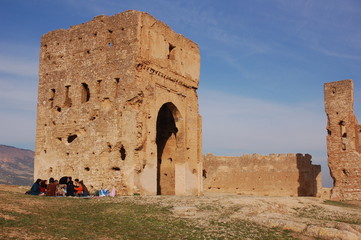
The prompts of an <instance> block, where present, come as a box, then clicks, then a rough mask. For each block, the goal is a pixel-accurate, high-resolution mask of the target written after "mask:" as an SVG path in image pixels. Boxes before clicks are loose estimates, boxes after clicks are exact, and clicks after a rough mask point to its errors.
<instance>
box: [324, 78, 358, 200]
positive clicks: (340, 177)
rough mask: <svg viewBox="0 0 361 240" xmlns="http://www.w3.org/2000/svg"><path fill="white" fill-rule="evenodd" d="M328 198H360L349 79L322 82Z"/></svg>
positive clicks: (356, 146) (351, 90) (356, 143)
mask: <svg viewBox="0 0 361 240" xmlns="http://www.w3.org/2000/svg"><path fill="white" fill-rule="evenodd" d="M324 93H325V110H326V114H327V153H328V166H329V168H330V171H331V176H332V178H333V180H334V187H333V189H332V191H331V199H334V200H361V155H360V153H361V145H360V133H361V126H360V125H359V124H358V122H357V118H356V117H355V114H354V110H353V105H354V96H353V94H354V89H353V82H352V80H343V81H338V82H331V83H326V84H325V85H324Z"/></svg>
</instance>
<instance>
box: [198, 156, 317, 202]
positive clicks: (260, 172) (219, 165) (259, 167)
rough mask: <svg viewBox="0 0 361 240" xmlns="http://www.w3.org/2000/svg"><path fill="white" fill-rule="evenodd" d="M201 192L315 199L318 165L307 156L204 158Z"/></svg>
mask: <svg viewBox="0 0 361 240" xmlns="http://www.w3.org/2000/svg"><path fill="white" fill-rule="evenodd" d="M203 164H204V170H203V183H204V192H222V193H237V194H245V195H257V196H317V192H318V191H319V190H320V189H321V187H322V176H321V166H320V165H312V162H311V155H308V154H306V155H302V154H296V155H295V154H287V155H286V154H279V155H276V154H270V155H268V156H266V155H258V154H253V155H243V156H240V157H225V156H214V155H212V154H207V155H205V156H204V163H203Z"/></svg>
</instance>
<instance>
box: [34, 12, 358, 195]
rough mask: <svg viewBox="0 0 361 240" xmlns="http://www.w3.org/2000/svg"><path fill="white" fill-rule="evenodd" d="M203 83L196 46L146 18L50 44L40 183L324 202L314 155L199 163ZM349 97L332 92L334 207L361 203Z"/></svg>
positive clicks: (44, 61) (79, 31)
mask: <svg viewBox="0 0 361 240" xmlns="http://www.w3.org/2000/svg"><path fill="white" fill-rule="evenodd" d="M199 74H200V53H199V48H198V46H197V45H196V44H195V43H193V42H192V41H190V40H189V39H187V38H185V37H184V36H182V35H180V34H177V33H175V32H174V31H172V30H171V29H170V28H169V27H168V26H167V25H165V24H164V23H162V22H160V21H158V20H156V19H155V18H153V17H152V16H150V15H149V14H147V13H143V12H138V11H133V10H132V11H127V12H123V13H119V14H116V15H114V16H98V17H95V18H94V19H93V20H92V21H89V22H87V23H84V24H80V25H76V26H72V27H70V29H68V30H64V29H60V30H56V31H52V32H49V33H47V34H45V35H44V36H43V37H42V40H41V52H40V69H39V94H38V115H37V132H36V149H35V169H34V178H42V179H47V178H50V177H55V178H58V179H59V178H60V177H62V176H73V177H74V178H79V179H83V180H84V181H85V182H86V184H87V185H88V186H89V187H90V189H99V188H113V187H114V188H115V189H116V190H117V193H118V194H122V195H131V194H135V193H137V194H142V195H156V194H165V195H199V194H202V193H203V192H208V193H212V192H215V193H217V192H222V193H233V194H247V195H269V196H318V195H319V192H320V189H321V187H322V184H321V168H320V166H319V165H313V164H312V161H311V156H310V155H308V154H305V155H302V154H270V155H268V156H265V155H258V154H253V155H243V156H239V157H227V156H214V155H212V154H207V155H205V156H203V155H202V144H201V140H202V139H201V136H202V124H201V117H200V115H199V110H198V96H197V89H198V83H199ZM352 91H353V89H352V84H351V85H350V84H349V82H346V83H345V84H344V83H343V84H339V83H330V85H327V84H326V85H325V94H326V95H325V103H326V112H327V114H328V117H329V124H328V130H329V136H328V151H329V156H330V159H329V160H330V168H331V171H332V176H333V178H334V179H335V188H334V189H333V192H332V196H333V197H334V198H335V199H336V198H337V199H346V198H347V199H350V198H354V197H350V196H356V195H357V198H360V191H359V189H358V190H357V187H358V186H359V185H360V184H359V183H360V175H359V173H358V169H357V167H352V166H353V163H351V162H352V161H351V160H350V159H351V158H352V159H359V158H358V154H359V153H358V152H359V150H360V149H359V148H360V147H359V132H360V127H359V125H357V120H356V118H355V117H354V116H353V110H352V101H353V96H352ZM351 100H352V101H351ZM340 102H341V103H342V104H343V103H344V102H345V104H346V105H345V106H347V107H346V108H345V107H344V106H343V105H342V104H341V105H340ZM357 161H359V160H357ZM343 163H347V164H346V165H343ZM349 163H350V164H349ZM340 166H343V167H340ZM346 166H347V167H346ZM345 189H348V190H345ZM355 193H356V195H355Z"/></svg>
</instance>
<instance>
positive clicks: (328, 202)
mask: <svg viewBox="0 0 361 240" xmlns="http://www.w3.org/2000/svg"><path fill="white" fill-rule="evenodd" d="M323 203H324V204H327V205H332V206H337V207H346V208H358V207H357V206H356V205H354V204H351V203H348V202H341V201H332V200H325V201H324V202H323Z"/></svg>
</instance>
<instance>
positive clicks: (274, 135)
mask: <svg viewBox="0 0 361 240" xmlns="http://www.w3.org/2000/svg"><path fill="white" fill-rule="evenodd" d="M200 110H201V114H202V116H203V141H204V151H205V152H213V153H215V154H226V155H230V154H243V153H251V154H252V153H262V154H268V153H297V152H301V153H310V154H311V155H312V152H316V153H319V152H325V151H326V145H325V142H326V140H325V125H326V118H325V116H324V115H325V113H324V110H323V106H322V103H321V104H319V103H317V104H313V105H310V104H302V103H301V104H293V105H291V104H279V103H272V102H267V101H265V100H260V99H252V98H245V97H242V96H236V95H231V94H227V93H222V92H217V91H203V92H201V94H200Z"/></svg>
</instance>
